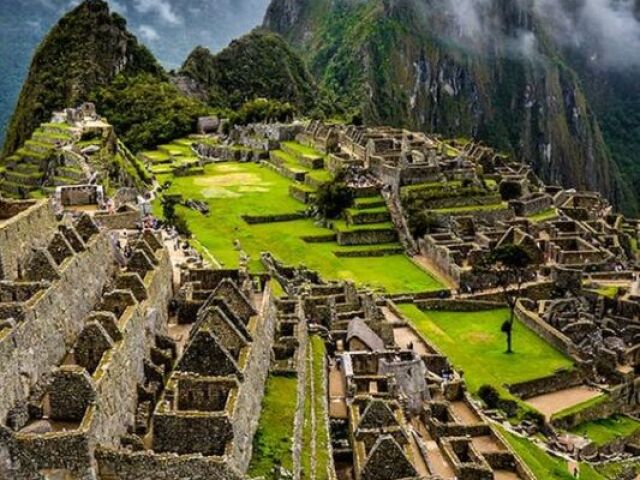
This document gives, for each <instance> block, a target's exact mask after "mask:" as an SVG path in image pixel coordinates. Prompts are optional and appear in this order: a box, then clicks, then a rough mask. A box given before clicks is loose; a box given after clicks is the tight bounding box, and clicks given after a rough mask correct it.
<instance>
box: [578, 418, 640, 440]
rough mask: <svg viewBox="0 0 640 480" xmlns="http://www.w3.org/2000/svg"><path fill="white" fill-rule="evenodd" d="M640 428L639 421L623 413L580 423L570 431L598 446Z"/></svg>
mask: <svg viewBox="0 0 640 480" xmlns="http://www.w3.org/2000/svg"><path fill="white" fill-rule="evenodd" d="M638 430H640V422H639V421H638V420H635V419H633V418H631V417H627V416H624V415H614V416H612V417H609V418H600V419H597V420H593V421H591V422H585V423H581V424H580V425H578V426H576V427H575V428H572V429H571V433H575V434H576V435H580V436H582V437H586V438H588V439H589V440H591V441H592V442H593V443H595V444H596V445H598V446H603V445H607V444H609V443H611V442H613V441H614V440H617V439H619V438H626V437H629V436H631V435H633V434H634V433H636V432H637V431H638Z"/></svg>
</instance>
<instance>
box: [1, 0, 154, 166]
mask: <svg viewBox="0 0 640 480" xmlns="http://www.w3.org/2000/svg"><path fill="white" fill-rule="evenodd" d="M142 72H147V73H150V74H152V75H154V76H158V77H161V76H162V75H163V73H162V69H161V67H160V66H159V65H158V63H157V62H156V60H155V59H154V58H153V56H152V55H151V53H150V52H149V51H148V50H147V49H146V48H145V47H144V46H142V45H140V44H139V43H138V42H137V40H136V38H135V37H134V36H133V35H131V34H130V33H129V32H128V31H127V28H126V22H125V20H124V19H123V18H122V17H120V16H119V15H117V14H112V13H110V11H109V7H108V5H107V3H106V2H104V1H102V0H87V1H85V2H83V3H82V4H81V5H79V6H78V7H77V8H75V9H74V10H73V11H71V12H70V13H68V14H67V15H65V16H64V17H63V18H62V19H61V20H60V21H59V22H58V24H57V25H56V26H55V27H54V28H53V30H52V31H51V32H50V33H49V34H48V35H47V37H46V38H45V40H44V41H43V43H42V44H41V45H40V47H39V48H38V49H37V51H36V54H35V56H34V58H33V61H32V63H31V67H30V70H29V75H28V77H27V80H26V82H25V84H24V86H23V88H22V91H21V93H20V97H19V100H18V104H17V107H16V110H15V112H14V114H13V117H12V119H11V122H10V124H9V128H8V130H7V136H6V141H5V145H4V151H3V154H4V155H5V156H6V155H9V154H11V153H13V152H14V151H15V150H16V149H17V148H19V147H20V145H22V143H23V142H24V141H25V140H26V139H28V138H29V137H30V136H31V134H32V133H33V131H34V130H35V129H36V128H37V126H38V125H40V124H41V123H43V122H45V121H48V120H49V118H50V116H51V113H52V112H53V111H54V110H55V109H60V108H64V107H66V106H73V105H74V104H76V103H78V102H81V101H85V100H87V98H88V95H89V93H90V92H91V91H92V90H94V89H95V88H96V87H99V86H103V85H107V84H109V82H110V81H111V80H112V79H113V78H114V77H115V76H116V75H118V74H124V75H136V74H139V73H142Z"/></svg>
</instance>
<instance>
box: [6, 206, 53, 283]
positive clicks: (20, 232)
mask: <svg viewBox="0 0 640 480" xmlns="http://www.w3.org/2000/svg"><path fill="white" fill-rule="evenodd" d="M57 225H58V223H57V222H56V219H55V216H54V212H53V207H52V206H51V204H49V203H48V202H47V201H46V200H42V201H40V202H38V203H36V204H35V205H33V206H32V207H30V208H28V209H26V210H22V211H20V212H19V213H17V215H15V216H13V217H12V218H10V219H8V220H7V221H6V222H5V223H4V224H2V223H1V222H0V266H1V268H0V276H2V275H4V279H5V280H16V279H17V278H18V276H19V273H20V270H21V268H23V266H24V264H25V260H26V256H27V254H28V253H29V252H30V251H31V248H46V247H47V245H48V243H49V240H50V239H51V237H53V234H54V233H55V231H56V227H57Z"/></svg>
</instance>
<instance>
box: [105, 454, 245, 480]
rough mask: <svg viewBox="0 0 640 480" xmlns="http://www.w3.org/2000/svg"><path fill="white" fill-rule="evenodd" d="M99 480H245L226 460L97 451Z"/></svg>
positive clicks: (192, 456) (193, 456) (195, 456)
mask: <svg viewBox="0 0 640 480" xmlns="http://www.w3.org/2000/svg"><path fill="white" fill-rule="evenodd" d="M96 459H97V463H98V471H99V476H100V478H101V480H246V479H245V477H244V475H242V474H241V473H240V472H238V471H237V470H236V469H234V468H233V467H232V466H231V465H230V464H229V463H228V462H227V460H226V459H220V458H216V457H202V456H200V455H182V456H180V455H174V454H155V453H153V452H150V451H144V452H136V453H131V452H127V451H125V450H112V449H105V448H99V449H97V451H96Z"/></svg>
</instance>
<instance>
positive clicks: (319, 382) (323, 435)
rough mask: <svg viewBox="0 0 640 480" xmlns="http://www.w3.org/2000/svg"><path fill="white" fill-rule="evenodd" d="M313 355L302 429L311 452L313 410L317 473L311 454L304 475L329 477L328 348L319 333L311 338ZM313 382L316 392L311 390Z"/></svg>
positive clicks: (304, 460) (305, 448)
mask: <svg viewBox="0 0 640 480" xmlns="http://www.w3.org/2000/svg"><path fill="white" fill-rule="evenodd" d="M309 348H310V356H309V362H308V363H309V367H311V368H312V369H313V375H307V387H306V397H305V420H304V428H303V451H304V452H312V438H313V428H312V427H313V421H312V413H311V412H312V410H313V411H314V412H315V418H316V432H315V448H316V450H315V459H316V462H315V472H313V473H314V474H313V475H312V462H311V455H303V457H302V469H303V472H304V476H303V478H314V477H315V478H316V480H326V479H327V466H328V464H329V431H328V429H327V424H326V422H325V421H324V418H325V412H326V397H325V396H324V381H323V380H324V376H323V370H324V357H325V355H326V350H325V346H324V341H323V340H322V338H320V337H319V336H317V335H314V336H313V337H311V341H310V342H309ZM311 382H313V393H314V395H312V390H311Z"/></svg>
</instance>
